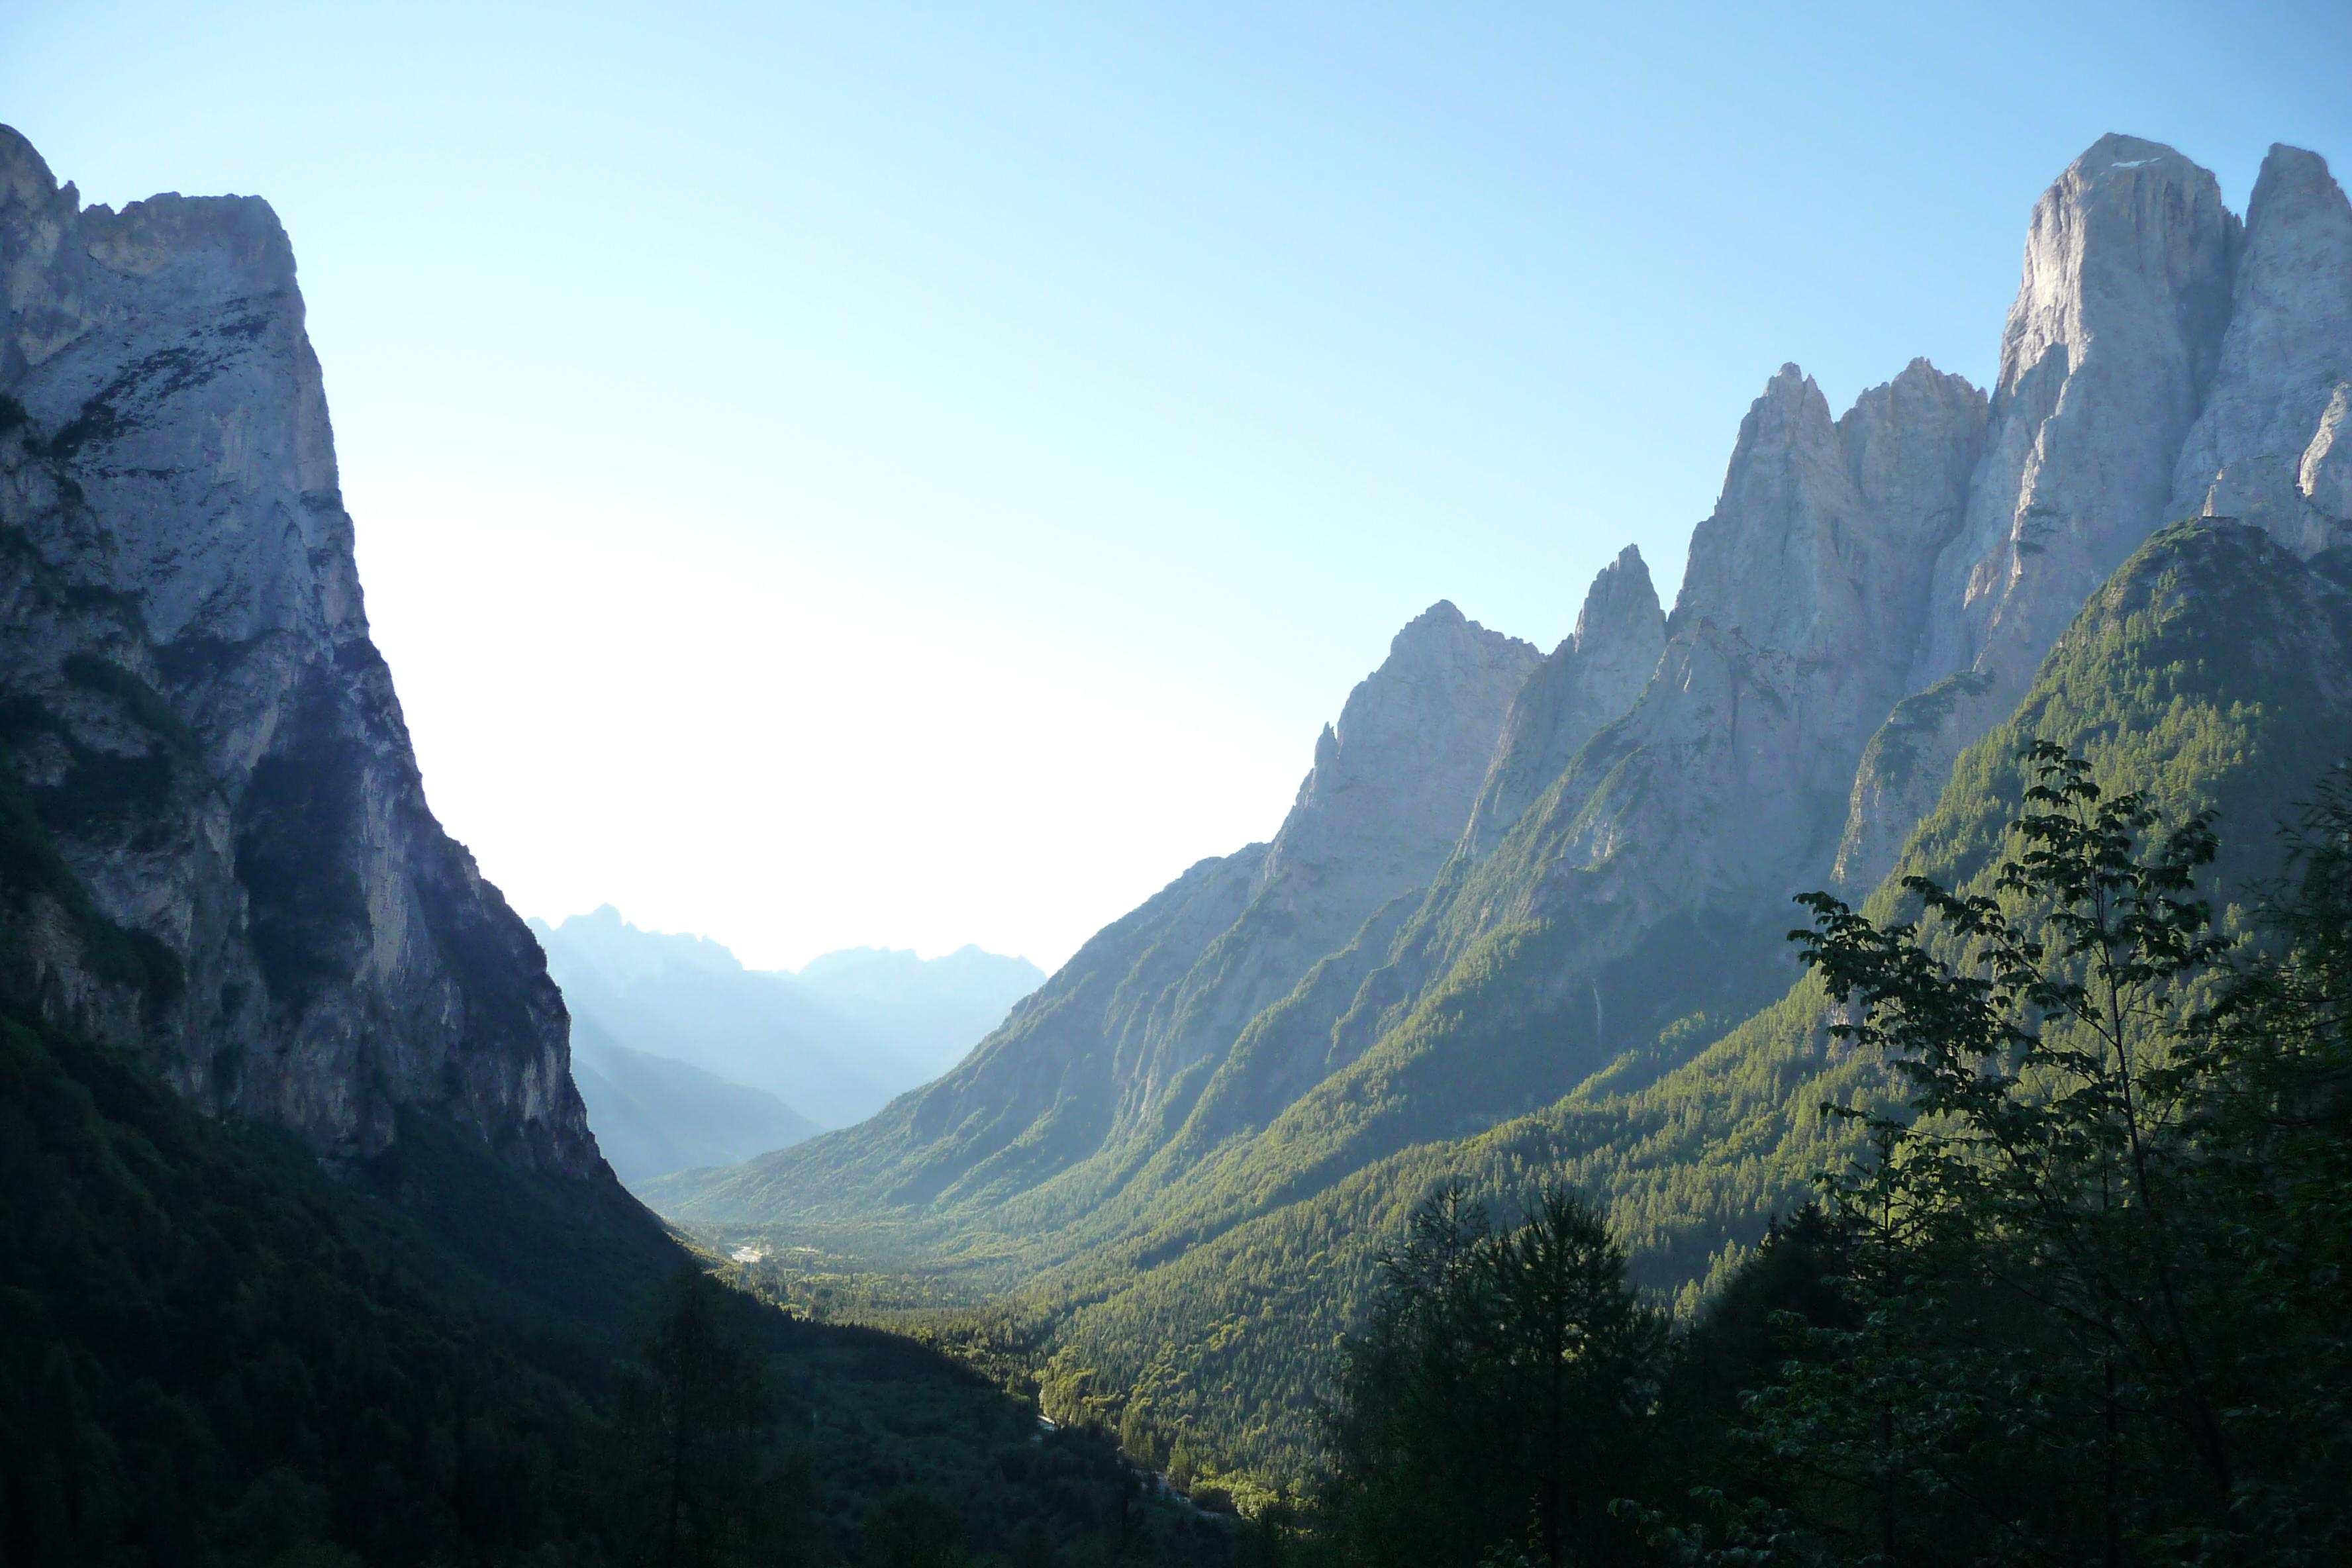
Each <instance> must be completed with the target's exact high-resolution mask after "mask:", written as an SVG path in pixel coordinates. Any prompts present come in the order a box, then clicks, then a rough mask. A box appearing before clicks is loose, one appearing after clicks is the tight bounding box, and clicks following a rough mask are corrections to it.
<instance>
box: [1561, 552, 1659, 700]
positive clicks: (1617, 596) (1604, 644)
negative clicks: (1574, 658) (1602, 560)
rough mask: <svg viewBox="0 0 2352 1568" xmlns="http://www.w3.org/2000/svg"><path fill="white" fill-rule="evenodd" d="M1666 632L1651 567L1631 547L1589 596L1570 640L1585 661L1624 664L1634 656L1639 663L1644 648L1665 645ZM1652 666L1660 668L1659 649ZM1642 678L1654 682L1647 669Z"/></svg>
mask: <svg viewBox="0 0 2352 1568" xmlns="http://www.w3.org/2000/svg"><path fill="white" fill-rule="evenodd" d="M1665 629H1666V617H1665V612H1664V610H1662V609H1661V608H1659V605H1658V590H1657V588H1656V587H1655V585H1654V584H1652V583H1651V581H1650V563H1648V562H1646V561H1644V560H1643V559H1642V552H1641V551H1640V549H1639V548H1637V547H1636V546H1634V545H1631V544H1629V545H1627V546H1626V547H1625V548H1624V549H1622V550H1621V551H1619V552H1617V559H1615V560H1614V561H1612V562H1611V563H1609V564H1608V565H1606V566H1603V567H1602V568H1601V572H1600V574H1599V575H1598V576H1596V577H1594V578H1593V579H1592V586H1591V587H1590V588H1588V589H1586V590H1585V592H1584V607H1583V608H1582V609H1580V610H1579V611H1578V612H1577V615H1576V630H1575V631H1574V632H1572V633H1570V637H1569V640H1570V643H1571V644H1573V645H1574V647H1575V649H1576V651H1577V653H1578V654H1579V655H1580V656H1581V657H1583V658H1607V659H1615V660H1621V661H1622V659H1623V658H1624V657H1625V656H1626V655H1627V654H1629V653H1630V654H1632V655H1633V656H1635V658H1636V662H1638V656H1639V655H1640V654H1641V652H1642V650H1643V647H1647V646H1648V645H1650V644H1653V643H1658V644H1663V643H1664V640H1665ZM1649 662H1650V663H1651V664H1653V665H1654V664H1656V663H1657V662H1658V655H1657V649H1656V648H1655V647H1650V649H1649ZM1642 678H1643V679H1649V671H1648V670H1647V669H1643V671H1642Z"/></svg>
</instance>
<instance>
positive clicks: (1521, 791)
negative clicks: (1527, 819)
mask: <svg viewBox="0 0 2352 1568" xmlns="http://www.w3.org/2000/svg"><path fill="white" fill-rule="evenodd" d="M1665 647H1666V613H1665V611H1664V609H1663V608H1662V607H1661V606H1660V605H1659V604H1658V591H1657V589H1656V588H1655V587H1654V586H1652V585H1651V583H1650V568H1649V566H1648V564H1647V563H1644V562H1643V559H1642V552H1640V551H1639V550H1636V549H1635V548H1633V546H1632V545H1630V544H1629V545H1627V546H1626V547H1625V548H1624V549H1623V550H1622V551H1621V552H1618V555H1617V558H1616V559H1615V560H1614V561H1612V562H1611V563H1609V564H1608V565H1606V566H1604V567H1602V568H1601V574H1600V575H1599V576H1597V577H1595V578H1593V580H1592V586H1591V588H1590V589H1589V590H1587V592H1586V593H1585V595H1584V608H1583V609H1582V610H1581V611H1580V612H1579V614H1578V615H1577V617H1576V630H1575V631H1574V632H1573V633H1571V634H1570V636H1569V637H1567V638H1566V639H1565V640H1563V641H1562V642H1561V643H1560V645H1559V647H1556V648H1554V649H1553V650H1552V651H1551V654H1550V655H1549V657H1548V658H1545V660H1544V661H1543V663H1541V664H1540V665H1538V666H1537V667H1536V670H1535V673H1534V674H1532V675H1530V676H1528V679H1527V684H1525V685H1524V686H1522V687H1520V688H1519V690H1518V694H1517V696H1515V697H1513V698H1512V699H1511V707H1510V710H1509V712H1508V713H1507V714H1506V715H1505V716H1504V719H1503V734H1502V739H1501V740H1500V741H1499V742H1496V747H1495V757H1494V761H1493V762H1492V763H1489V764H1488V765H1487V769H1486V779H1485V781H1484V782H1483V783H1482V784H1480V786H1479V791H1478V799H1477V801H1476V803H1475V805H1473V806H1472V807H1471V811H1470V823H1469V826H1468V827H1467V828H1466V829H1465V832H1464V835H1463V844H1464V847H1465V852H1466V853H1468V854H1470V855H1472V856H1474V857H1476V858H1484V857H1486V856H1487V855H1489V854H1491V853H1493V852H1494V848H1495V846H1496V844H1498V843H1500V842H1501V841H1502V837H1503V835H1505V834H1506V833H1508V832H1509V831H1510V830H1511V828H1512V826H1514V825H1515V824H1517V821H1518V820H1519V818H1520V817H1522V816H1526V815H1527V812H1528V807H1530V806H1532V805H1535V803H1536V802H1537V800H1538V799H1539V798H1540V797H1541V796H1542V795H1543V793H1544V791H1546V790H1548V789H1549V788H1550V787H1551V785H1552V782H1553V781H1554V780H1556V779H1558V778H1559V776H1560V774H1561V773H1565V772H1566V771H1567V770H1568V764H1569V763H1571V762H1573V761H1575V759H1576V753H1577V752H1580V751H1581V750H1583V748H1584V743H1585V742H1587V741H1590V740H1591V739H1592V737H1593V736H1594V735H1595V734H1598V733H1599V732H1600V730H1601V726H1602V725H1604V724H1606V723H1608V722H1609V721H1612V720H1613V719H1616V718H1619V717H1621V716H1622V714H1623V713H1624V712H1625V710H1627V709H1629V708H1631V707H1632V706H1633V700H1634V699H1636V698H1638V697H1639V696H1641V695H1642V688H1643V687H1644V686H1646V685H1648V684H1649V680H1650V676H1651V675H1652V673H1653V672H1654V671H1655V670H1656V669H1657V668H1658V656H1659V655H1660V654H1662V653H1664V651H1665Z"/></svg>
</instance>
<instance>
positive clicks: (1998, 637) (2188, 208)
mask: <svg viewBox="0 0 2352 1568" xmlns="http://www.w3.org/2000/svg"><path fill="white" fill-rule="evenodd" d="M2239 238H2240V228H2239V223H2238V220H2237V218H2236V217H2235V216H2232V215H2231V213H2230V211H2229V210H2228V209H2227V208H2226V207H2225V206H2223V205H2222V203H2221V188H2220V186H2219V185H2218V184H2216V183H2215V181H2214V179H2213V176H2212V174H2210V173H2209V172H2208V171H2206V170H2204V169H2202V168H2200V167H2199V166H2198V165H2196V164H2195V163H2190V162H2189V160H2188V159H2186V158H2184V157H2182V156H2181V155H2180V154H2179V153H2176V152H2174V151H2173V150H2172V149H2171V148H2169V147H2165V146H2162V145H2159V144H2158V143H2156V142H2143V141H2141V140H2139V139H2138V138H2137V137H2131V136H2112V135H2111V136H2104V137H2101V138H2100V139H2099V141H2098V142H2095V144H2094V145H2093V146H2092V147H2091V148H2090V150H2089V151H2087V152H2085V153H2084V154H2083V155H2082V156H2081V157H2080V158H2077V159H2076V160H2075V161H2074V163H2072V164H2071V165H2069V166H2068V168H2067V169H2066V172H2065V173H2064V174H2061V175H2060V176H2059V177H2058V180H2057V182H2056V183H2055V184H2053V185H2052V186H2051V187H2050V189H2049V190H2048V191H2046V192H2044V193H2043V195H2042V199H2041V200H2040V201H2039V202H2037V203H2036V204H2035V205H2034V208H2033V217H2032V226H2031V228H2030V230H2029V232H2028V235H2027V237H2026V243H2025V263H2024V271H2023V277H2022V279H2021V282H2020V283H2019V286H2018V291H2017V299H2016V301H2015V302H2014V303H2013V304H2011V307H2010V310H2009V319H2008V322H2007V325H2006V326H2005V328H2004V329H2003V331H2002V334H2001V354H2000V381H1999V383H1998V384H1996V385H1995V387H1994V389H1993V395H1992V408H1991V416H1990V426H1989V429H1988V431H1987V435H1986V440H1985V447H1984V455H1983V458H1982V459H1981V461H1980V462H1979V465H1978V467H1977V469H1976V471H1975V473H1974V475H1973V476H1972V477H1971V479H1970V481H1969V500H1968V509H1967V515H1966V518H1965V520H1964V521H1963V523H1962V525H1961V527H1960V529H1959V531H1958V533H1957V534H1956V535H1955V536H1954V538H1953V539H1952V541H1951V542H1950V543H1949V544H1948V545H1947V546H1946V547H1945V548H1944V550H1943V552H1942V554H1941V557H1940V559H1939V560H1938V561H1937V563H1936V567H1935V572H1934V576H1933V581H1932V584H1931V588H1930V593H1929V595H1928V599H1927V605H1926V606H1925V608H1926V611H1927V636H1926V637H1925V638H1924V639H1923V641H1922V643H1921V646H1920V649H1919V652H1918V655H1917V657H1916V659H1915V660H1914V662H1913V665H1912V668H1911V672H1910V679H1909V682H1908V687H1909V689H1910V690H1911V691H1913V692H1915V693H1916V694H1917V695H1916V696H1915V697H1912V698H1910V699H1908V700H1906V702H1905V704H1904V705H1903V706H1902V707H1901V708H1899V709H1897V710H1895V712H1894V713H1893V714H1892V715H1891V716H1890V717H1889V718H1888V720H1887V724H1886V731H1885V735H1884V736H1883V737H1881V739H1880V740H1879V741H1878V742H1876V743H1874V745H1873V746H1872V747H1871V748H1870V753H1871V757H1872V759H1873V763H1872V765H1871V766H1870V767H1868V768H1865V769H1864V770H1862V771H1861V773H1859V775H1858V776H1857V778H1856V779H1855V781H1854V783H1853V788H1852V790H1851V791H1850V793H1849V797H1848V803H1847V818H1846V823H1845V828H1844V832H1843V837H1842V839H1841V842H1840V846H1839V852H1838V858H1837V866H1836V876H1837V880H1838V882H1839V883H1840V885H1841V886H1843V887H1845V888H1848V889H1855V888H1864V887H1868V886H1870V885H1871V884H1873V883H1874V882H1875V881H1876V880H1877V879H1878V878H1879V877H1880V876H1882V875H1883V874H1884V873H1885V870H1886V868H1888V867H1889V866H1891V865H1893V864H1894V858H1895V851H1896V850H1897V849H1898V848H1899V847H1901V844H1902V841H1903V839H1904V837H1905V836H1906V835H1907V834H1908V833H1909V832H1910V830H1911V827H1912V826H1913V825H1914V824H1915V823H1916V822H1917V821H1918V820H1919V818H1920V816H1923V815H1924V814H1925V813H1926V811H1927V807H1928V806H1929V805H1932V804H1933V802H1934V800H1935V797H1936V795H1937V793H1938V792H1939V791H1940V790H1941V789H1942V787H1943V783H1944V780H1945V778H1946V776H1947V775H1948V773H1950V771H1951V765H1952V762H1953V760H1954V759H1955V758H1956V757H1958V755H1959V752H1960V751H1961V750H1962V749H1963V748H1964V747H1966V746H1967V745H1968V744H1969V742H1972V741H1974V740H1975V739H1977V737H1979V735H1982V734H1983V733H1985V731H1988V730H1990V728H1992V726H1993V725H1994V724H1996V723H1998V722H2000V721H2001V720H2003V719H2005V718H2007V717H2008V715H2009V713H2010V710H2011V709H2012V708H2014V707H2015V706H2016V704H2017V701H2018V699H2019V698H2020V697H2021V696H2022V695H2023V693H2024V690H2025V688H2026V685H2027V683H2028V681H2029V680H2030V679H2032V674H2033V670H2034V668H2035V666H2036V665H2037V664H2039V663H2040V661H2041V658H2042V655H2043V654H2044V653H2045V652H2046V651H2048V649H2049V647H2050V646H2051V644H2052V643H2053V642H2054V641H2055V640H2056V638H2057V637H2058V634H2059V632H2060V631H2061V630H2062V629H2063V628H2064V626H2066V624H2067V622H2068V621H2069V620H2070V619H2071V618H2072V617H2073V616H2074V612H2075V611H2076V610H2078V609H2079V608H2081V607H2082V604H2083V601H2084V598H2086V597H2087V596H2088V595H2090V594H2091V592H2092V591H2093V590H2094V589H2095V588H2096V587H2098V586H2099V584H2102V583H2104V582H2105V581H2106V580H2107V577H2108V576H2109V574H2112V573H2113V572H2114V571H2115V570H2116V567H2118V566H2120V565H2122V564H2123V563H2124V560H2125V559H2126V557H2127V556H2129V555H2130V553H2131V552H2132V551H2133V550H2135V549H2137V547H2138V545H2139V544H2140V542H2142V541H2143V540H2145V539H2147V536H2148V535H2149V534H2150V533H2152V532H2154V531H2155V530H2156V529H2157V528H2158V526H2159V525H2160V524H2162V523H2163V522H2164V521H2166V516H2167V512H2168V505H2169V502H2170V500H2171V496H2172V491H2173V483H2172V474H2173V467H2174V462H2175V459H2176V458H2177V457H2178V455H2179V452H2180V450H2181V443H2182V440H2183V438H2184V437H2186V436H2187V434H2188V432H2189V426H2190V424H2191V423H2192V422H2193V421H2194V420H2195V419H2196V417H2197V415H2198V411H2199V409H2200V407H2201V406H2202V405H2203V403H2204V400H2205V395H2206V391H2207V388H2208V387H2209V386H2210V384H2211V383H2212V381H2213V379H2214V374H2215V367H2216V365H2217V363H2219V361H2220V358H2221V340H2222V334H2223V331H2224V329H2225V328H2226V327H2227V325H2228V322H2229V319H2230V301H2231V279H2232V276H2233V271H2234V268H2235V265H2236V259H2237V254H2238V248H2239Z"/></svg>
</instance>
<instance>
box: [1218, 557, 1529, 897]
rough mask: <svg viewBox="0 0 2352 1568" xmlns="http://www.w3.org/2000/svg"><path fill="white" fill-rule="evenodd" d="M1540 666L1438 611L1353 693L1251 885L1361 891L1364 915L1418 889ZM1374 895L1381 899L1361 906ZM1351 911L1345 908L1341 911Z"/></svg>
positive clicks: (1442, 604)
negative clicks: (1305, 884)
mask: <svg viewBox="0 0 2352 1568" xmlns="http://www.w3.org/2000/svg"><path fill="white" fill-rule="evenodd" d="M1540 658H1541V655H1540V654H1539V653H1538V650H1537V649H1536V648H1535V647H1534V646H1533V645H1531V644H1528V643H1525V642H1522V641H1520V640H1519V639H1518V638H1517V637H1506V636H1505V635H1503V634H1502V633H1500V632H1496V631H1489V630H1488V629H1487V628H1486V627H1485V626H1480V625H1479V624H1478V623H1477V622H1475V621H1474V620H1471V619H1469V618H1467V617H1466V616H1464V615H1463V614H1462V612H1461V611H1460V610H1458V609H1456V608H1455V607H1454V605H1452V604H1451V603H1449V602H1448V601H1446V600H1444V599H1441V600H1439V601H1438V602H1437V603H1436V604H1434V605H1431V606H1430V607H1429V608H1428V609H1426V610H1424V611H1423V612H1422V613H1421V614H1420V615H1419V616H1415V617H1413V619H1412V621H1410V622H1408V623H1407V624H1406V625H1405V626H1404V628H1403V629H1402V631H1400V632H1398V633H1397V635H1396V637H1394V638H1393V639H1392V640H1391V643H1390V644H1389V656H1388V658H1386V659H1385V660H1383V661H1382V662H1381V667H1380V668H1378V669H1376V670H1374V671H1372V673H1371V674H1370V675H1368V676H1366V677H1365V678H1364V679H1362V680H1361V681H1360V682H1358V683H1357V686H1356V689H1354V690H1353V691H1351V692H1349V694H1348V700H1347V703H1346V705H1345V706H1343V707H1342V708H1341V709H1340V710H1339V722H1338V723H1337V724H1336V725H1333V726H1329V727H1327V728H1326V729H1325V730H1324V731H1323V733H1322V735H1321V736H1320V737H1319V738H1318V741H1317V742H1316V748H1315V765H1314V768H1313V769H1312V770H1311V771H1310V772H1309V773H1307V777H1306V779H1305V781H1304V782H1302V783H1301V784H1299V786H1298V797H1297V802H1296V803H1295V804H1294V805H1292V807H1291V810H1290V815H1289V816H1288V817H1287V818H1286V819H1285V821H1284V823H1283V825H1282V828H1281V830H1280V831H1279V832H1278V833H1276V835H1275V837H1274V841H1273V843H1272V845H1271V846H1270V847H1269V850H1268V853H1267V856H1266V862H1265V869H1264V872H1263V877H1264V879H1265V884H1267V885H1269V886H1270V885H1272V884H1274V883H1275V882H1276V881H1278V880H1279V879H1282V878H1283V877H1285V876H1286V875H1299V874H1304V875H1307V876H1309V877H1312V878H1316V879H1323V878H1326V877H1341V878H1345V879H1349V880H1350V881H1354V880H1360V879H1361V880H1364V882H1365V888H1366V889H1367V891H1366V892H1365V894H1364V896H1365V897H1366V898H1370V907H1377V906H1378V905H1379V904H1380V903H1381V902H1383V901H1385V900H1387V899H1390V898H1393V897H1395V896H1396V895H1397V894H1399V893H1402V892H1406V891H1409V890H1410V889H1413V888H1415V887H1418V886H1420V885H1421V884H1422V883H1423V882H1424V881H1426V880H1428V879H1429V877H1430V875H1431V874H1432V873H1433V872H1434V871H1435V870H1436V868H1437V867H1438V866H1439V864H1441V863H1442V862H1443V861H1444V858H1445V856H1446V853H1447V851H1449V850H1450V849H1451V848H1452V847H1453V846H1454V839H1455V838H1456V837H1458V836H1459V834H1460V832H1461V830H1462V824H1463V822H1464V820H1465V818H1466V817H1467V816H1468V815H1469V810H1470V805H1471V803H1472V801H1473V800H1474V799H1475V797H1476V795H1477V793H1478V785H1479V781H1480V779H1481V778H1482V777H1483V776H1484V774H1485V773H1486V764H1487V762H1488V760H1489V759H1490V758H1491V757H1492V756H1493V754H1494V750H1495V742H1496V736H1497V735H1498V734H1499V733H1500V732H1501V731H1502V726H1503V715H1504V713H1505V711H1506V710H1507V709H1508V708H1509V706H1510V702H1511V699H1512V697H1513V695H1514V694H1516V693H1517V690H1518V689H1519V686H1520V683H1521V682H1522V681H1524V680H1525V679H1527V677H1528V672H1529V671H1530V670H1532V669H1533V668H1535V666H1536V665H1537V663H1538V661H1539V660H1540ZM1374 884H1377V885H1378V886H1379V887H1380V888H1381V889H1386V891H1383V892H1381V893H1380V894H1379V896H1378V897H1372V896H1371V894H1370V890H1369V889H1371V888H1372V886H1373V885H1374ZM1357 901H1358V900H1353V899H1351V900H1349V904H1350V907H1351V908H1352V907H1353V905H1354V904H1355V902H1357ZM1370 907H1368V908H1366V909H1364V910H1362V911H1361V912H1360V913H1358V914H1357V915H1356V917H1355V918H1356V919H1357V920H1361V919H1362V918H1363V915H1364V914H1367V913H1369V912H1370Z"/></svg>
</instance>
